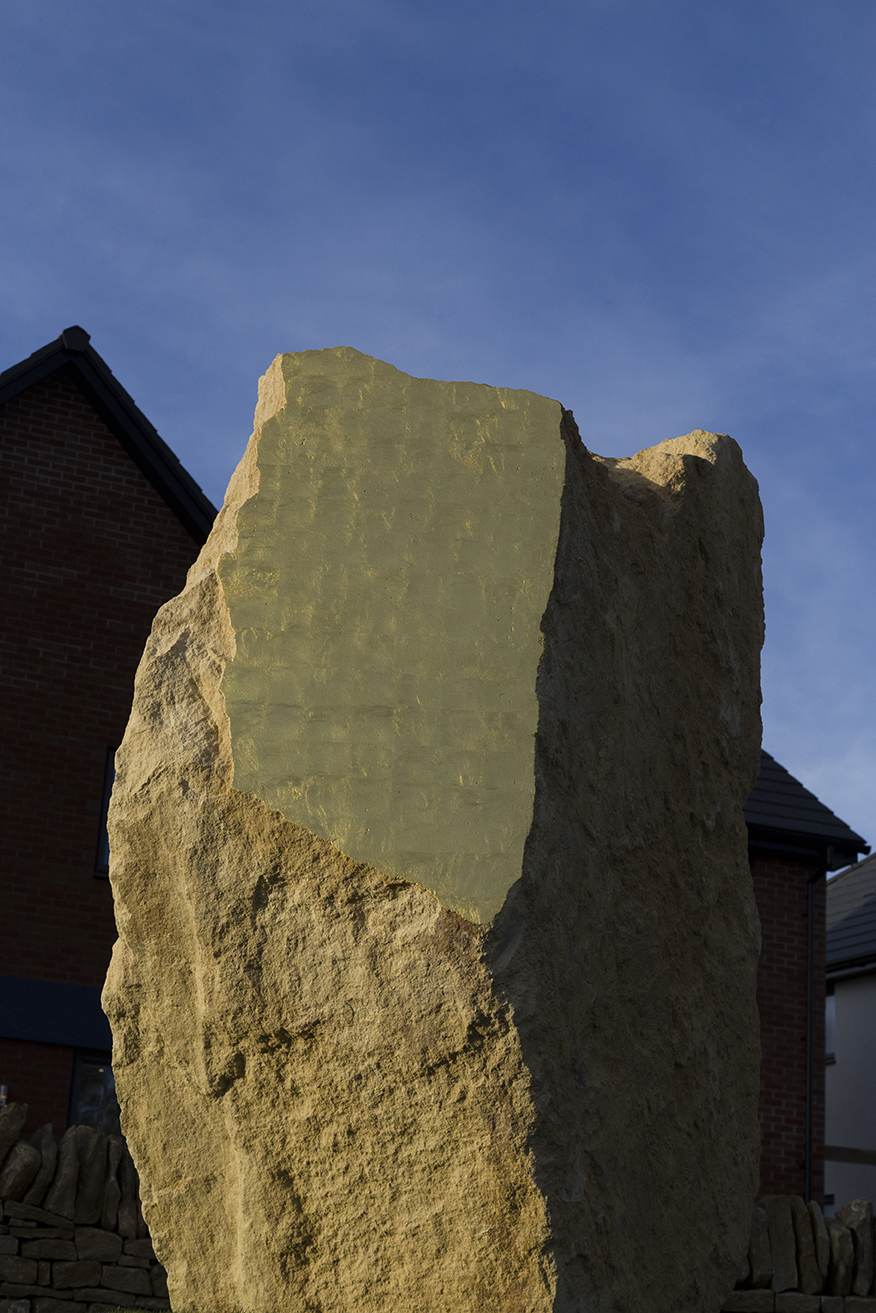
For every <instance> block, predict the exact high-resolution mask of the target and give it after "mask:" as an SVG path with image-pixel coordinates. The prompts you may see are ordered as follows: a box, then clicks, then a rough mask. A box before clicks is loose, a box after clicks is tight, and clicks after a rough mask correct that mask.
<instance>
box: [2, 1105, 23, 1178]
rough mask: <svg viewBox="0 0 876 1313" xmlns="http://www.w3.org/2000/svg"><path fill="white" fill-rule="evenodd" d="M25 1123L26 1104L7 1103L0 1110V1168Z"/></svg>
mask: <svg viewBox="0 0 876 1313" xmlns="http://www.w3.org/2000/svg"><path fill="white" fill-rule="evenodd" d="M26 1121H27V1104H26V1103H7V1104H4V1106H3V1107H2V1108H0V1166H2V1164H3V1162H4V1160H5V1158H6V1155H7V1154H8V1153H9V1150H10V1149H11V1148H12V1146H13V1144H15V1141H16V1140H17V1139H18V1136H19V1132H20V1131H21V1128H22V1126H23V1125H24V1123H25V1122H26ZM0 1198H2V1195H0Z"/></svg>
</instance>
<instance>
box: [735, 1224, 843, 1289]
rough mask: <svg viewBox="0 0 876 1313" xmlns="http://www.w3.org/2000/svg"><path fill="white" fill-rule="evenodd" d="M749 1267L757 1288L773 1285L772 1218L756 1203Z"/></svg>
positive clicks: (752, 1281)
mask: <svg viewBox="0 0 876 1313" xmlns="http://www.w3.org/2000/svg"><path fill="white" fill-rule="evenodd" d="M828 1252H829V1251H828ZM748 1267H749V1273H750V1277H749V1279H750V1281H751V1284H752V1286H754V1287H755V1289H757V1288H763V1289H765V1288H766V1287H767V1286H769V1287H772V1283H773V1261H772V1255H771V1253H770V1219H769V1214H768V1213H767V1211H766V1209H765V1208H761V1207H760V1206H759V1205H758V1204H755V1206H754V1208H753V1209H752V1214H751V1240H750V1241H749V1244H748Z"/></svg>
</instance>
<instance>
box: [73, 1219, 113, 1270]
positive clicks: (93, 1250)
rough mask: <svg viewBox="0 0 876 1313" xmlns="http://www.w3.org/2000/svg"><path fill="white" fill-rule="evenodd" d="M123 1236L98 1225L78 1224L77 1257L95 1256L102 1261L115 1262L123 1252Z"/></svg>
mask: <svg viewBox="0 0 876 1313" xmlns="http://www.w3.org/2000/svg"><path fill="white" fill-rule="evenodd" d="M122 1244H123V1241H122V1237H121V1236H120V1235H116V1234H115V1233H114V1232H112V1231H104V1230H101V1228H99V1227H96V1226H77V1228H76V1255H75V1256H76V1257H77V1258H82V1259H87V1258H95V1259H97V1260H98V1261H99V1262H101V1263H115V1262H116V1260H117V1259H118V1257H119V1255H120V1254H121V1252H122Z"/></svg>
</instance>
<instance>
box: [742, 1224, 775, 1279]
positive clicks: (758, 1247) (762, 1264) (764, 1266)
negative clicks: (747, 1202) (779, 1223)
mask: <svg viewBox="0 0 876 1313" xmlns="http://www.w3.org/2000/svg"><path fill="white" fill-rule="evenodd" d="M748 1265H749V1268H750V1271H751V1277H750V1280H751V1284H752V1286H753V1287H754V1288H755V1289H758V1288H767V1287H771V1286H772V1284H773V1261H772V1255H771V1253H770V1219H769V1213H768V1212H767V1210H766V1209H765V1208H761V1207H760V1205H759V1204H755V1206H754V1209H753V1211H752V1217H751V1240H750V1241H749V1245H748Z"/></svg>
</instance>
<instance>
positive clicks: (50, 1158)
mask: <svg viewBox="0 0 876 1313" xmlns="http://www.w3.org/2000/svg"><path fill="white" fill-rule="evenodd" d="M30 1142H31V1144H32V1145H33V1147H34V1148H35V1149H37V1150H38V1151H39V1155H40V1165H39V1169H38V1171H37V1174H36V1176H35V1177H34V1178H33V1181H32V1182H31V1184H30V1186H29V1187H28V1190H27V1193H26V1194H25V1195H24V1203H26V1204H36V1205H39V1204H41V1203H42V1202H43V1199H44V1198H45V1194H46V1190H47V1189H48V1188H49V1184H50V1182H51V1180H52V1177H53V1176H54V1175H55V1168H56V1167H57V1165H58V1142H57V1140H56V1139H55V1137H54V1135H53V1134H52V1123H51V1122H47V1124H46V1125H45V1126H41V1127H40V1128H39V1130H38V1131H36V1132H35V1133H34V1134H33V1135H32V1136H31V1140H30Z"/></svg>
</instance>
